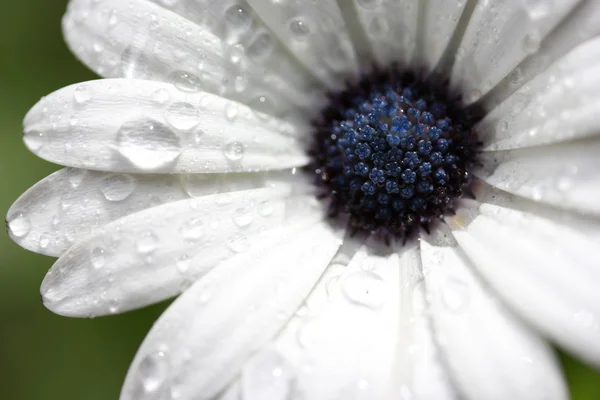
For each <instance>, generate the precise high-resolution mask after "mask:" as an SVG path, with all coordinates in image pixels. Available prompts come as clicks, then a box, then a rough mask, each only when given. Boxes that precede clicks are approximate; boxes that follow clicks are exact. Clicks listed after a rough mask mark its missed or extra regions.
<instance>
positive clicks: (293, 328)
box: [249, 238, 405, 400]
mask: <svg viewBox="0 0 600 400" xmlns="http://www.w3.org/2000/svg"><path fill="white" fill-rule="evenodd" d="M346 240H350V239H348V238H346ZM399 272H400V269H399V265H398V255H397V254H396V253H395V252H393V251H390V249H389V248H387V249H384V250H383V251H381V252H380V250H376V249H373V247H371V246H368V248H367V247H362V248H360V249H359V251H358V252H357V253H356V254H355V255H354V257H353V258H352V259H351V261H350V264H349V265H348V266H343V265H340V264H338V263H333V264H331V265H330V266H329V268H328V269H327V272H326V273H325V274H324V275H323V277H322V278H321V280H320V281H319V283H318V284H317V286H316V287H315V289H314V290H313V292H312V293H311V295H310V296H309V297H308V299H307V301H306V306H305V307H304V310H302V311H301V312H299V313H298V314H299V315H297V316H296V317H295V318H294V319H293V320H292V321H291V322H290V323H289V324H288V326H287V327H286V329H285V330H284V331H283V332H282V334H281V335H280V336H279V337H278V338H277V340H276V341H275V349H276V350H278V351H279V353H280V354H281V355H282V356H283V357H284V358H285V359H286V360H288V362H289V364H290V369H291V370H293V371H294V374H295V390H296V394H297V396H296V397H298V398H304V399H311V400H333V399H339V400H342V399H343V400H350V399H354V400H356V399H382V400H383V399H397V398H398V397H399V389H400V382H399V380H398V375H399V374H398V372H397V363H398V361H399V358H400V357H402V356H403V353H401V350H402V351H405V349H399V348H398V344H399V343H398V336H399V330H400V320H399V317H400V301H399V300H400V298H399V296H400V293H399V292H400V290H399V289H400V276H399ZM249 398H261V397H252V396H250V397H249Z"/></svg>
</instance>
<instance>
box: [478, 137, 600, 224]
mask: <svg viewBox="0 0 600 400" xmlns="http://www.w3.org/2000/svg"><path fill="white" fill-rule="evenodd" d="M598 154H600V140H598V139H593V140H590V139H588V140H579V141H575V142H568V143H564V144H557V145H551V146H542V147H532V148H524V149H519V150H507V151H499V152H491V153H484V154H483V156H482V157H481V161H482V162H483V165H484V169H482V170H480V171H476V172H475V174H476V175H477V176H479V177H481V178H482V179H484V180H485V181H486V182H488V183H489V184H491V185H492V186H496V187H498V188H500V189H503V190H505V191H507V192H510V193H514V194H517V195H519V196H523V197H527V198H529V199H533V200H535V201H542V202H545V203H549V204H552V205H554V206H556V207H559V208H565V209H571V210H575V211H578V212H582V213H584V214H593V215H597V216H600V202H599V201H598V199H599V198H600V168H598V166H599V163H598Z"/></svg>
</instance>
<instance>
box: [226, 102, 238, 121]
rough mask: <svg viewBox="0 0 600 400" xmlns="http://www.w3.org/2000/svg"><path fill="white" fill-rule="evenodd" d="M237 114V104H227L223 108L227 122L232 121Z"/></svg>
mask: <svg viewBox="0 0 600 400" xmlns="http://www.w3.org/2000/svg"><path fill="white" fill-rule="evenodd" d="M238 112H239V108H238V106H237V104H234V103H228V104H227V105H226V106H225V118H227V119H228V120H229V121H233V120H234V119H235V118H236V117H237V115H238Z"/></svg>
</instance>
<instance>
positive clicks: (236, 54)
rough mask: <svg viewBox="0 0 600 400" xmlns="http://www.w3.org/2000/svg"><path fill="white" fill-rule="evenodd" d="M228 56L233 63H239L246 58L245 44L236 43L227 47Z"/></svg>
mask: <svg viewBox="0 0 600 400" xmlns="http://www.w3.org/2000/svg"><path fill="white" fill-rule="evenodd" d="M227 58H228V59H229V61H231V63H232V64H239V63H240V62H241V61H242V60H243V59H244V46H242V45H241V44H235V45H233V46H229V48H228V49H227Z"/></svg>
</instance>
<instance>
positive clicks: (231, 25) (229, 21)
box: [223, 5, 252, 34]
mask: <svg viewBox="0 0 600 400" xmlns="http://www.w3.org/2000/svg"><path fill="white" fill-rule="evenodd" d="M223 20H224V22H225V25H226V26H227V28H228V29H229V30H230V31H232V32H235V33H237V34H241V33H244V32H246V31H247V30H248V29H250V26H251V25H252V16H251V15H250V12H249V11H248V10H247V9H245V8H244V7H241V6H239V5H233V6H231V7H229V8H228V9H227V10H225V15H224V19H223Z"/></svg>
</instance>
